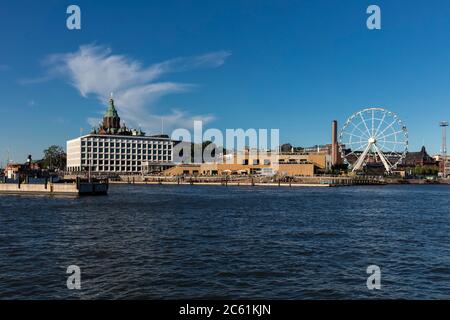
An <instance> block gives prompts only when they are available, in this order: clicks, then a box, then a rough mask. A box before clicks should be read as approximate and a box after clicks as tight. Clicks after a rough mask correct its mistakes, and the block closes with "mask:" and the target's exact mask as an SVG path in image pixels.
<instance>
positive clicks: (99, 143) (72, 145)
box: [67, 98, 173, 174]
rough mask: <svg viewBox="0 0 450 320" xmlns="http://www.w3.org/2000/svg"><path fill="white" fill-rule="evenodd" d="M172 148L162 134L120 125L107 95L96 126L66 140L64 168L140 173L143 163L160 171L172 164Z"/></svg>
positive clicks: (77, 171) (81, 170) (115, 172)
mask: <svg viewBox="0 0 450 320" xmlns="http://www.w3.org/2000/svg"><path fill="white" fill-rule="evenodd" d="M172 150H173V141H172V140H171V139H170V138H169V137H168V136H166V135H155V136H146V135H145V133H144V132H142V131H141V130H140V129H139V130H132V129H129V128H127V127H126V126H125V125H124V124H123V125H121V121H120V117H119V115H118V113H117V110H116V108H115V106H114V100H113V99H112V98H111V99H110V100H109V106H108V109H107V111H106V113H105V115H104V117H103V122H102V123H101V124H100V125H99V127H98V128H94V129H93V130H92V132H91V133H90V134H88V135H84V136H81V137H79V138H76V139H73V140H69V141H67V171H69V172H71V173H74V174H76V173H86V172H89V171H90V172H92V173H99V174H140V173H141V171H142V167H143V165H144V164H145V166H146V167H147V168H149V167H150V168H153V170H159V171H162V170H165V169H167V168H169V167H171V166H173V164H172Z"/></svg>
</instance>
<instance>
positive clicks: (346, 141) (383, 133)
mask: <svg viewBox="0 0 450 320" xmlns="http://www.w3.org/2000/svg"><path fill="white" fill-rule="evenodd" d="M339 145H340V151H341V155H342V158H343V159H344V162H345V163H347V164H348V165H349V167H350V168H351V169H352V171H353V172H355V171H359V170H361V169H363V168H364V167H365V166H367V165H368V164H372V163H380V164H382V165H383V166H384V168H385V170H386V172H388V173H390V172H392V170H393V169H396V168H397V165H398V164H400V163H401V161H402V160H403V159H404V158H405V157H406V153H407V151H408V130H407V129H406V126H405V125H404V124H403V122H402V121H401V120H400V118H399V117H398V116H397V115H396V114H395V113H393V112H391V111H389V110H386V109H383V108H368V109H364V110H361V111H359V112H356V113H354V114H353V115H352V116H351V117H350V118H348V120H347V122H346V123H345V125H344V126H343V128H342V131H341V133H340V136H339Z"/></svg>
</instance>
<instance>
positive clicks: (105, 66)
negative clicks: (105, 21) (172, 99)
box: [21, 44, 231, 132]
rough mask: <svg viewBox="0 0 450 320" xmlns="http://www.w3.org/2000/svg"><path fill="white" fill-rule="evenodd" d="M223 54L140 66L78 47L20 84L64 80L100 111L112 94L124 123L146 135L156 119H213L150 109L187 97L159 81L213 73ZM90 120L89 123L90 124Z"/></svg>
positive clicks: (185, 87)
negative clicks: (176, 75)
mask: <svg viewBox="0 0 450 320" xmlns="http://www.w3.org/2000/svg"><path fill="white" fill-rule="evenodd" d="M230 55H231V53H230V52H228V51H217V52H212V53H206V54H202V55H198V56H192V57H182V58H175V59H171V60H167V61H164V62H160V63H156V64H152V65H150V66H144V65H143V64H142V63H141V62H140V61H137V60H135V59H132V58H130V57H127V56H125V55H117V54H113V53H112V50H111V49H110V48H108V47H105V46H99V45H94V44H89V45H83V46H81V47H80V48H79V49H78V50H77V51H76V52H71V53H64V54H53V55H50V56H48V57H46V58H45V59H44V61H43V64H44V66H45V67H46V69H47V74H46V75H44V76H43V77H40V78H37V79H23V80H22V81H21V83H23V84H28V83H36V82H42V81H46V80H48V79H50V78H65V79H67V80H68V81H69V83H70V84H71V85H73V86H74V87H75V88H76V89H77V90H78V91H79V93H80V94H81V95H82V96H83V97H86V98H90V97H94V98H96V99H98V100H99V101H100V102H101V104H102V105H104V104H105V103H106V101H107V99H108V97H109V95H110V93H111V92H114V99H115V102H116V105H117V108H118V109H119V112H120V114H121V117H122V118H123V120H124V121H126V122H127V125H130V126H140V127H142V128H143V129H144V130H147V131H149V132H154V131H158V130H159V128H160V126H161V118H163V119H164V125H165V127H166V128H169V127H172V128H174V127H191V126H192V124H190V123H191V122H192V121H193V120H194V119H196V120H197V119H201V120H203V121H205V122H208V121H211V120H212V119H213V116H212V115H191V114H190V113H188V112H186V111H183V110H168V111H167V112H165V114H155V113H154V110H152V108H153V107H154V106H155V102H156V101H157V100H158V99H160V98H161V97H163V96H166V95H169V94H175V93H181V92H187V91H190V90H192V89H193V88H195V85H193V84H187V83H177V82H170V81H158V79H159V78H160V77H161V76H163V75H167V74H170V73H175V72H183V71H188V70H192V69H198V68H215V67H219V66H221V65H223V64H224V62H225V60H226V58H227V57H229V56H230ZM93 119H96V118H90V119H88V120H89V122H90V124H93Z"/></svg>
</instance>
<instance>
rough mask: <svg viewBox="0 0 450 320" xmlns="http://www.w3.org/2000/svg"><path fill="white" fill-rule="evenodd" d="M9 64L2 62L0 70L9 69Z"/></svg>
mask: <svg viewBox="0 0 450 320" xmlns="http://www.w3.org/2000/svg"><path fill="white" fill-rule="evenodd" d="M9 69H10V68H9V66H8V65H6V64H0V71H7V70H9Z"/></svg>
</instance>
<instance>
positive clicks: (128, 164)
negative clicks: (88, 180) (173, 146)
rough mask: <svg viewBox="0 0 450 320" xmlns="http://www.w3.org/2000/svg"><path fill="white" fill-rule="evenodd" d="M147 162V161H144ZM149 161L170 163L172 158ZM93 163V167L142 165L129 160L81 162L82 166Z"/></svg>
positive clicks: (139, 162)
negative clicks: (103, 165)
mask: <svg viewBox="0 0 450 320" xmlns="http://www.w3.org/2000/svg"><path fill="white" fill-rule="evenodd" d="M144 161H145V160H144ZM149 161H155V162H168V161H170V158H166V157H161V158H157V159H149ZM89 163H91V164H92V165H97V164H106V165H108V164H111V165H127V166H130V165H132V166H135V165H138V166H140V165H141V161H127V160H84V159H83V160H81V164H86V165H87V164H89Z"/></svg>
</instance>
